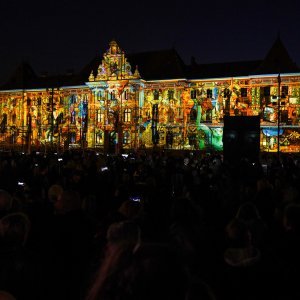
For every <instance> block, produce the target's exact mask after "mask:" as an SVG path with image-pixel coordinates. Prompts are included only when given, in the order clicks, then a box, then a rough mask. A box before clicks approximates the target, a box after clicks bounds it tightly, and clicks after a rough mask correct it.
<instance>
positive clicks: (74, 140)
mask: <svg viewBox="0 0 300 300" xmlns="http://www.w3.org/2000/svg"><path fill="white" fill-rule="evenodd" d="M70 143H71V144H75V143H76V132H70Z"/></svg>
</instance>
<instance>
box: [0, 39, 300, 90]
mask: <svg viewBox="0 0 300 300" xmlns="http://www.w3.org/2000/svg"><path fill="white" fill-rule="evenodd" d="M126 57H127V60H128V62H129V63H130V64H131V67H132V70H133V71H134V70H135V69H136V68H138V71H139V73H140V75H141V78H142V79H144V80H164V79H181V78H187V79H209V78H225V77H237V76H249V75H250V76H251V75H261V74H277V73H279V72H280V73H281V74H283V73H297V72H300V69H299V67H298V66H297V65H296V64H295V63H294V62H293V61H292V59H291V57H290V55H289V53H288V51H287V50H286V48H285V46H284V45H283V43H282V41H281V39H280V37H279V36H278V37H277V39H276V40H275V42H274V44H273V45H272V47H271V49H270V50H269V52H268V53H267V55H266V57H265V58H264V59H262V60H253V61H240V62H225V63H212V64H197V63H196V62H195V61H194V62H192V63H191V64H190V65H185V63H184V62H183V60H182V59H181V57H180V56H179V54H178V53H177V51H176V50H175V49H167V50H158V51H149V52H143V53H134V54H128V55H126ZM101 62H102V57H101V56H100V55H98V56H96V57H94V58H93V59H92V60H91V61H90V62H89V63H88V64H87V65H86V66H85V67H84V68H82V70H80V71H79V72H78V73H75V74H67V75H56V76H41V75H37V74H36V73H35V72H34V70H33V69H32V67H31V66H30V65H29V64H28V63H26V62H22V63H21V64H20V65H19V66H18V67H17V69H16V70H15V72H14V73H13V74H12V76H11V77H10V78H9V80H8V81H7V82H6V83H5V84H3V85H2V86H1V87H0V90H13V89H38V88H51V87H62V86H78V85H84V84H85V82H87V81H88V78H89V75H90V74H91V72H93V73H94V75H96V73H97V69H98V67H99V65H100V64H101Z"/></svg>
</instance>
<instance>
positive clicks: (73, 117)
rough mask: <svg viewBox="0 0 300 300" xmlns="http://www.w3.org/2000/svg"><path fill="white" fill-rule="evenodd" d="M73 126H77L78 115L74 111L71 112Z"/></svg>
mask: <svg viewBox="0 0 300 300" xmlns="http://www.w3.org/2000/svg"><path fill="white" fill-rule="evenodd" d="M71 124H76V113H75V111H74V110H73V111H72V112H71Z"/></svg>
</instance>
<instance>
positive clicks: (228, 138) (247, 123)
mask: <svg viewBox="0 0 300 300" xmlns="http://www.w3.org/2000/svg"><path fill="white" fill-rule="evenodd" d="M259 152H260V118H259V116H224V131H223V156H224V160H225V161H228V162H230V163H238V162H240V161H241V159H243V158H244V159H248V160H249V161H251V162H258V161H259Z"/></svg>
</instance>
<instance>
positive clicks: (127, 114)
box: [96, 108, 131, 122]
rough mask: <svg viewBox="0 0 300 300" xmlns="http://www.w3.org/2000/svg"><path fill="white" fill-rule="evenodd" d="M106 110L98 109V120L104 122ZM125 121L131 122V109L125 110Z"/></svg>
mask: <svg viewBox="0 0 300 300" xmlns="http://www.w3.org/2000/svg"><path fill="white" fill-rule="evenodd" d="M104 118H105V112H104V110H101V109H98V110H97V112H96V122H104ZM123 118H124V122H131V109H130V108H126V109H124V112H123Z"/></svg>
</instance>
